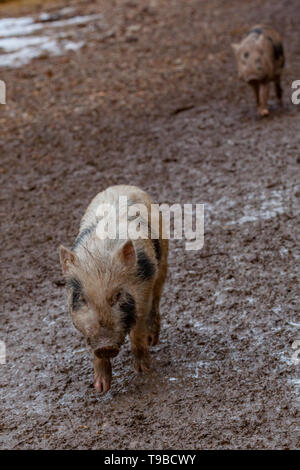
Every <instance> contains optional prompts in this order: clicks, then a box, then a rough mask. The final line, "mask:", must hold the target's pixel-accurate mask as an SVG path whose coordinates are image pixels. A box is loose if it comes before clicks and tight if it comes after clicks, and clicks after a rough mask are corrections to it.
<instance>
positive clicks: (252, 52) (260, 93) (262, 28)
mask: <svg viewBox="0 0 300 470" xmlns="http://www.w3.org/2000/svg"><path fill="white" fill-rule="evenodd" d="M232 48H233V51H234V54H235V57H236V60H237V66H238V75H239V78H240V79H242V80H244V81H245V82H247V83H249V85H250V86H251V87H252V88H253V90H254V94H255V98H256V104H257V110H258V113H259V114H260V115H261V116H267V115H268V114H269V110H268V97H269V88H270V82H272V81H273V82H274V84H275V92H276V96H277V99H278V101H279V103H281V99H282V88H281V85H280V76H281V73H282V70H283V66H284V52H283V46H282V42H281V38H280V35H279V34H278V33H277V31H275V30H274V29H273V28H271V27H270V26H268V25H263V24H261V25H257V26H254V27H253V28H252V29H251V30H250V31H249V33H248V34H247V36H246V37H245V38H244V39H243V41H242V42H241V43H240V44H232Z"/></svg>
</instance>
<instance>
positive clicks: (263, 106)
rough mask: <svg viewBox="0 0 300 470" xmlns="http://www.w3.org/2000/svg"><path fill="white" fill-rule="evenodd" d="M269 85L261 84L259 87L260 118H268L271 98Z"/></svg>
mask: <svg viewBox="0 0 300 470" xmlns="http://www.w3.org/2000/svg"><path fill="white" fill-rule="evenodd" d="M269 89H270V84H269V83H261V84H260V85H259V106H258V113H259V114H260V116H268V114H269V110H268V98H269Z"/></svg>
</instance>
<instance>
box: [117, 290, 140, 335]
mask: <svg viewBox="0 0 300 470" xmlns="http://www.w3.org/2000/svg"><path fill="white" fill-rule="evenodd" d="M120 309H121V311H122V313H123V317H122V321H123V324H124V326H125V328H126V330H127V331H129V330H130V329H131V328H132V327H133V325H134V324H135V322H136V306H135V300H134V298H133V297H132V295H131V294H129V292H126V293H125V297H124V300H123V301H122V302H121V303H120Z"/></svg>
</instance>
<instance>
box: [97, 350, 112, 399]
mask: <svg viewBox="0 0 300 470" xmlns="http://www.w3.org/2000/svg"><path fill="white" fill-rule="evenodd" d="M111 377H112V371H111V363H110V360H109V359H99V358H98V357H97V356H96V355H94V387H95V389H96V390H97V392H100V393H101V392H104V393H106V392H108V390H109V389H110V384H111Z"/></svg>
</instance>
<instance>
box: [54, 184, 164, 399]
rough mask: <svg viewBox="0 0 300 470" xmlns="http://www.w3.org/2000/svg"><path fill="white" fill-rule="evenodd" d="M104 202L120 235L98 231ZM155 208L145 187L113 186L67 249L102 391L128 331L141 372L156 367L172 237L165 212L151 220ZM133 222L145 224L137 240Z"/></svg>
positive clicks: (72, 300) (75, 309)
mask: <svg viewBox="0 0 300 470" xmlns="http://www.w3.org/2000/svg"><path fill="white" fill-rule="evenodd" d="M120 198H122V201H123V202H122V204H120V201H121V199H120ZM124 200H126V207H125V206H124ZM103 207H104V208H107V211H108V212H107V214H108V216H107V215H106V217H107V222H109V223H110V222H112V221H114V222H116V233H115V236H109V237H106V238H105V237H103V235H101V234H100V235H99V227H100V225H99V224H102V225H101V227H102V228H103V229H104V227H105V224H103V221H104V220H105V211H102V210H100V211H99V208H100V209H101V208H103ZM135 207H137V208H139V210H138V211H136V210H135ZM152 207H153V203H152V201H151V199H150V198H149V196H148V195H147V194H146V193H145V192H144V191H142V190H140V189H139V188H137V187H135V186H123V185H122V186H112V187H110V188H108V189H106V190H105V191H103V192H101V193H99V194H97V196H96V197H95V198H94V199H93V200H92V202H91V203H90V205H89V206H88V208H87V210H86V212H85V214H84V216H83V218H82V220H81V224H80V229H79V234H78V236H77V238H76V240H75V243H74V245H73V248H72V249H71V250H70V249H67V248H65V247H64V246H60V262H61V266H62V270H63V274H64V276H65V278H66V284H67V288H68V297H69V311H70V314H71V317H72V320H73V323H74V325H75V327H76V328H77V329H78V330H79V331H80V332H81V333H82V334H83V336H84V337H85V338H86V341H87V344H88V345H89V346H90V348H91V349H92V352H93V358H94V386H95V388H96V390H97V391H98V392H107V391H108V390H109V388H110V386H111V378H112V367H111V359H112V358H113V357H115V356H117V354H118V353H119V351H120V348H121V345H122V344H123V342H124V340H125V337H126V335H127V334H129V335H130V341H131V350H132V353H133V355H134V364H135V368H136V370H137V371H144V372H146V371H148V370H149V367H150V357H149V347H150V346H151V345H155V344H156V343H157V341H158V337H159V331H160V313H159V303H160V297H161V294H162V290H163V285H164V282H165V278H166V274H167V255H168V240H167V239H163V238H162V216H161V213H160V215H159V216H158V215H157V214H156V215H155V217H153V218H152V217H150V214H151V210H152V209H151V208H152ZM153 221H155V227H152V226H151V224H152V223H153ZM128 223H135V227H138V228H139V232H140V237H139V238H137V237H133V238H134V239H132V238H130V236H128V233H129V231H128V230H127V231H126V232H125V235H124V230H123V229H124V227H125V226H126V227H127V224H128ZM106 225H107V224H106ZM122 227H123V229H122V230H123V231H122V234H121V228H122ZM101 233H102V232H101ZM107 233H109V232H107ZM111 233H112V232H111Z"/></svg>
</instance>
